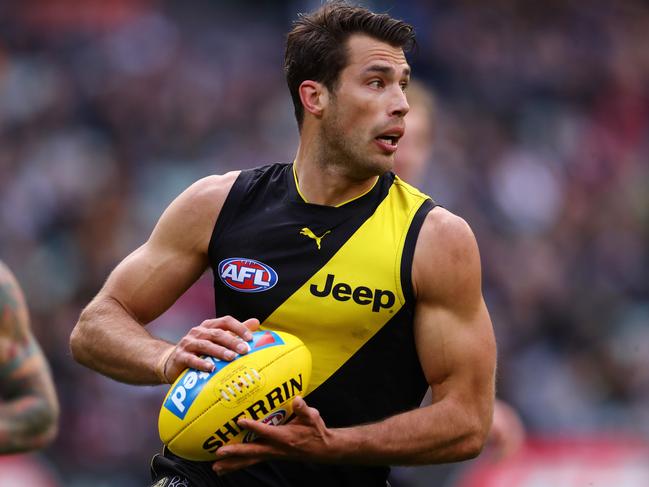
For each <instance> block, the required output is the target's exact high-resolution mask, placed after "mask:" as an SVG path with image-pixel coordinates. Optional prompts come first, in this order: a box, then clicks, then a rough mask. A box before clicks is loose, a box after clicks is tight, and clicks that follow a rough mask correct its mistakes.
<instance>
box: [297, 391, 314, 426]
mask: <svg viewBox="0 0 649 487" xmlns="http://www.w3.org/2000/svg"><path fill="white" fill-rule="evenodd" d="M293 412H294V413H295V418H296V419H298V420H302V422H309V423H316V422H317V421H318V419H319V418H320V411H318V410H317V409H316V408H312V407H309V405H308V404H307V403H306V401H305V400H304V399H303V398H302V397H301V396H295V398H294V399H293Z"/></svg>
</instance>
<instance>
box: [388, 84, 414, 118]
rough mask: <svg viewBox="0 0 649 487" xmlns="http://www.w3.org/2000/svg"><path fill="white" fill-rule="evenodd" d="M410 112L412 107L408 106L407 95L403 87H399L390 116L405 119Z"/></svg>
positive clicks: (396, 90)
mask: <svg viewBox="0 0 649 487" xmlns="http://www.w3.org/2000/svg"><path fill="white" fill-rule="evenodd" d="M409 110H410V105H408V99H407V98H406V94H405V92H404V91H403V89H401V86H397V87H396V89H395V94H394V99H393V102H392V109H391V110H390V115H392V116H394V117H405V116H406V113H408V111H409Z"/></svg>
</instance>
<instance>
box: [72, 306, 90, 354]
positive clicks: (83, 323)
mask: <svg viewBox="0 0 649 487" xmlns="http://www.w3.org/2000/svg"><path fill="white" fill-rule="evenodd" d="M88 322H89V320H88V311H87V309H86V310H84V311H83V312H82V313H81V316H80V317H79V321H78V322H77V324H76V325H75V327H74V329H73V330H72V333H71V334H70V353H71V354H72V358H73V359H74V360H75V361H77V362H78V363H80V364H82V365H86V363H87V362H86V357H87V355H88V347H87V345H86V344H87V342H88V340H87V335H88Z"/></svg>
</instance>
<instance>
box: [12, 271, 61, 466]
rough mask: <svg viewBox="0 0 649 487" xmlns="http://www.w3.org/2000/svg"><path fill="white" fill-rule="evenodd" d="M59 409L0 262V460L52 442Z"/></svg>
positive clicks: (16, 292)
mask: <svg viewBox="0 0 649 487" xmlns="http://www.w3.org/2000/svg"><path fill="white" fill-rule="evenodd" d="M58 416H59V405H58V401H57V399H56V391H55V389H54V384H53V382H52V376H51V374H50V370H49V366H48V365H47V362H46V360H45V356H44V355H43V352H42V351H41V349H40V347H39V346H38V343H37V342H36V339H35V338H34V336H33V335H32V333H31V330H30V327H29V317H28V314H27V306H26V305H25V299H24V297H23V294H22V292H21V290H20V287H19V286H18V283H17V282H16V279H15V278H14V276H13V274H12V273H11V272H10V271H9V269H8V268H7V266H5V265H4V264H3V263H2V262H0V454H2V453H17V452H23V451H28V450H35V449H38V448H42V447H44V446H46V445H47V444H48V443H50V441H52V440H53V439H54V437H55V436H56V431H57V425H58V423H57V422H58Z"/></svg>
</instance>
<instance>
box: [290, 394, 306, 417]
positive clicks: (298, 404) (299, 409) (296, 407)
mask: <svg viewBox="0 0 649 487" xmlns="http://www.w3.org/2000/svg"><path fill="white" fill-rule="evenodd" d="M306 409H307V405H306V402H305V401H304V399H302V396H295V398H294V399H293V412H294V413H295V415H296V416H304V415H305V414H306Z"/></svg>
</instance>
